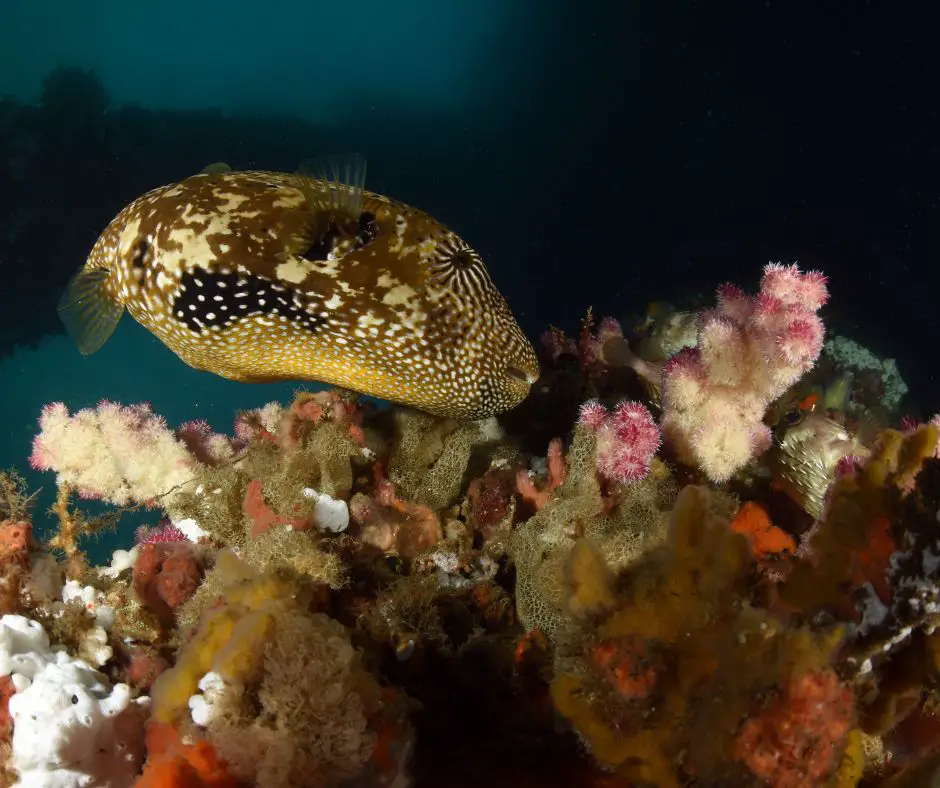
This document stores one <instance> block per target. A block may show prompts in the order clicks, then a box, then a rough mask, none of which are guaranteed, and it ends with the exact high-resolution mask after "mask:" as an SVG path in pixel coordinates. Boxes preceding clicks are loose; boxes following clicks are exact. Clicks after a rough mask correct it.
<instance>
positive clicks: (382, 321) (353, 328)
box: [59, 159, 539, 418]
mask: <svg viewBox="0 0 940 788" xmlns="http://www.w3.org/2000/svg"><path fill="white" fill-rule="evenodd" d="M364 169H365V168H364V162H361V161H360V160H356V159H354V160H352V161H346V162H345V163H341V166H337V164H336V162H333V163H332V164H331V165H329V166H327V167H325V168H321V170H317V171H316V172H314V171H313V170H311V169H308V170H307V172H304V173H278V172H266V171H241V172H237V171H236V172H224V171H223V172H219V171H216V169H214V168H213V169H212V170H211V171H209V172H203V173H200V174H198V175H195V176H192V177H189V178H186V179H185V180H183V181H180V182H178V183H175V184H170V185H167V186H163V187H160V188H157V189H154V190H152V191H150V192H148V193H146V194H144V195H142V196H141V197H139V198H138V199H137V200H135V201H134V202H132V203H131V204H130V205H128V206H127V207H125V208H124V209H123V210H122V211H121V212H120V213H119V214H118V215H117V217H115V219H114V220H113V221H112V222H111V223H110V224H109V225H108V227H107V228H106V229H105V231H104V232H103V233H102V235H101V236H100V238H99V239H98V241H97V242H96V243H95V246H94V248H93V249H92V251H91V253H90V255H89V257H88V260H87V261H86V263H85V265H84V267H83V268H82V269H81V271H80V272H79V273H78V274H77V275H76V277H75V278H73V280H72V282H71V283H70V285H69V287H68V288H67V290H66V293H65V295H64V296H63V298H62V301H61V303H60V307H59V313H60V315H61V316H62V319H63V322H64V323H65V325H66V327H67V328H68V329H69V332H70V333H71V334H72V335H73V337H74V338H75V339H76V341H77V343H78V346H79V349H80V350H81V351H82V352H83V353H90V352H94V351H95V350H97V349H98V348H99V347H100V346H101V345H102V344H104V342H105V341H106V340H107V338H108V336H109V335H110V333H111V332H112V331H113V330H114V327H115V326H116V324H117V321H118V320H119V319H120V316H121V314H122V313H123V310H124V308H126V309H127V310H128V311H129V312H130V314H131V315H132V316H133V317H134V319H135V320H137V322H139V323H140V324H141V325H143V326H144V327H145V328H147V329H148V330H149V331H151V332H152V333H153V334H154V335H156V336H157V337H158V338H159V339H160V340H161V341H162V342H163V343H164V344H165V345H166V346H167V347H169V348H170V349H171V350H172V351H173V352H174V353H176V354H177V355H178V356H179V357H180V358H181V359H182V360H183V361H184V362H186V363H187V364H188V365H190V366H191V367H194V368H196V369H200V370H205V371H208V372H212V373H215V374H217V375H220V376H222V377H225V378H230V379H232V380H239V381H245V382H267V381H278V380H313V381H321V382H325V383H330V384H333V385H336V386H340V387H344V388H348V389H352V390H355V391H358V392H361V393H364V394H368V395H371V396H375V397H378V398H381V399H386V400H390V401H393V402H398V403H402V404H405V405H409V406H412V407H416V408H419V409H422V410H425V411H428V412H430V413H434V414H438V415H442V416H452V417H456V418H483V417H486V416H489V415H492V414H494V413H498V412H500V411H503V410H506V409H509V408H511V407H514V406H515V405H517V404H518V403H519V402H521V401H522V400H523V399H524V398H525V396H526V395H527V394H528V391H529V388H530V386H531V384H532V383H534V382H535V380H536V379H537V378H538V374H539V370H538V363H537V361H536V356H535V351H534V349H533V348H532V345H531V343H530V342H529V341H528V339H527V338H526V337H525V335H524V334H523V332H522V330H521V328H520V327H519V325H518V323H517V322H516V320H515V318H514V317H513V315H512V312H511V311H510V309H509V306H508V305H507V303H506V301H505V300H504V298H503V297H502V295H501V294H500V292H499V291H498V290H497V288H496V287H495V285H494V284H493V281H492V279H491V278H490V276H489V273H488V271H487V269H486V266H485V265H484V263H483V261H482V260H481V259H480V257H479V255H478V254H477V253H476V252H475V251H474V250H473V249H472V248H471V247H470V246H469V245H468V244H466V243H465V242H464V241H463V240H462V239H461V238H460V237H459V236H457V235H456V234H455V233H453V232H451V231H450V230H448V229H447V228H446V227H444V226H443V225H442V224H441V223H440V222H438V221H437V220H436V219H434V218H433V217H432V216H430V215H428V214H427V213H425V212H423V211H420V210H418V209H416V208H413V207H411V206H408V205H405V204H403V203H401V202H397V201H395V200H392V199H390V198H388V197H385V196H382V195H379V194H373V193H370V192H367V191H365V190H364V189H363V188H362V178H363V175H364ZM320 172H327V173H328V174H323V175H319V173H320ZM308 173H309V174H308ZM337 173H339V174H337Z"/></svg>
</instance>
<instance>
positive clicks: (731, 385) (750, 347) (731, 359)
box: [662, 263, 828, 482]
mask: <svg viewBox="0 0 940 788" xmlns="http://www.w3.org/2000/svg"><path fill="white" fill-rule="evenodd" d="M827 298H828V292H827V290H826V278H825V277H824V276H823V275H822V274H821V273H819V272H818V271H809V272H806V273H804V272H801V271H800V270H799V268H797V267H796V266H795V265H790V266H785V265H780V264H777V263H770V264H768V265H767V266H766V267H765V268H764V277H763V280H762V281H761V289H760V292H759V293H758V294H757V295H756V296H754V297H751V296H748V295H747V294H746V293H744V292H743V291H742V290H740V289H739V288H737V287H735V286H734V285H723V286H722V287H720V288H718V293H717V301H718V305H717V307H716V308H715V309H710V310H707V311H705V312H703V313H702V315H701V318H700V324H699V331H698V344H697V346H696V347H694V348H685V349H683V350H682V351H680V352H679V353H677V354H676V355H675V356H673V357H672V358H671V359H670V360H669V361H668V362H667V364H666V366H665V368H664V370H663V400H664V402H663V405H664V411H663V421H662V427H663V434H664V437H665V438H666V440H667V441H668V442H669V443H670V444H671V445H672V446H673V448H675V449H676V451H677V453H678V455H679V457H680V459H682V460H683V461H685V462H688V463H690V464H694V465H698V466H699V467H700V468H701V469H702V470H703V471H704V472H705V474H706V475H707V476H708V477H709V478H710V479H711V480H712V481H715V482H723V481H727V480H728V479H729V478H730V477H731V476H732V475H733V474H734V473H735V472H736V471H738V470H739V469H740V468H741V467H743V466H744V465H745V464H747V463H748V462H749V461H750V460H751V459H752V458H753V457H755V456H756V455H758V454H760V453H761V452H762V451H764V450H765V449H766V448H767V447H768V446H769V445H770V440H771V436H770V430H769V429H768V428H767V426H766V425H765V424H764V423H763V417H764V413H765V411H766V410H767V407H768V406H769V405H770V403H771V402H772V401H773V400H775V399H776V398H777V397H779V396H780V395H781V394H783V393H784V392H785V391H786V390H787V389H788V388H789V387H790V386H792V385H793V384H794V383H796V381H798V380H799V379H800V377H802V375H803V374H804V373H805V372H807V371H808V370H809V369H811V368H812V366H813V364H814V363H815V361H816V359H817V357H818V356H819V353H820V351H821V349H822V344H823V337H824V329H823V324H822V320H821V319H820V318H819V315H817V314H816V311H817V310H818V309H819V308H820V307H821V306H822V305H823V304H824V303H825V302H826V299H827Z"/></svg>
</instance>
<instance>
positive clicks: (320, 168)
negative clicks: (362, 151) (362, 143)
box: [297, 153, 366, 219]
mask: <svg viewBox="0 0 940 788" xmlns="http://www.w3.org/2000/svg"><path fill="white" fill-rule="evenodd" d="M297 175H298V176H299V178H300V181H301V188H302V189H303V190H304V192H305V193H306V194H307V195H308V197H309V199H310V200H311V201H312V202H313V203H315V204H317V205H318V206H322V207H324V208H326V209H327V210H331V211H335V212H337V213H343V214H346V215H348V216H351V217H353V218H355V219H358V218H359V215H360V214H361V213H362V192H363V189H364V188H365V183H366V160H365V157H364V156H360V155H359V154H358V153H341V154H337V155H335V156H323V157H321V158H317V159H307V160H306V161H305V162H303V163H302V164H301V165H300V167H299V168H298V169H297Z"/></svg>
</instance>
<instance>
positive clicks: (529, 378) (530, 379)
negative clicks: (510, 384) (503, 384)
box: [506, 365, 539, 386]
mask: <svg viewBox="0 0 940 788" xmlns="http://www.w3.org/2000/svg"><path fill="white" fill-rule="evenodd" d="M506 374H507V375H508V376H509V377H511V378H515V379H516V380H518V381H521V382H522V383H525V384H526V385H527V386H531V385H532V384H533V383H535V381H536V380H538V379H539V376H538V374H535V373H533V372H532V371H530V370H525V369H522V368H521V367H514V366H512V365H510V366H508V367H506Z"/></svg>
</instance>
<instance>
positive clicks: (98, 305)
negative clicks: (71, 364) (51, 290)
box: [57, 268, 124, 356]
mask: <svg viewBox="0 0 940 788" xmlns="http://www.w3.org/2000/svg"><path fill="white" fill-rule="evenodd" d="M109 276H110V273H109V272H108V271H107V270H105V269H103V268H96V269H92V270H87V269H84V268H83V269H82V270H81V271H79V272H78V273H77V274H75V276H73V277H72V279H71V281H70V282H69V283H68V285H67V286H66V288H65V292H64V293H63V294H62V298H60V299H59V305H58V308H57V311H58V313H59V318H60V319H61V320H62V322H63V323H64V324H65V330H66V331H68V333H69V336H70V337H72V339H73V340H74V342H75V344H76V345H77V346H78V352H79V353H81V354H82V355H83V356H90V355H91V354H92V353H94V352H95V351H96V350H99V349H100V348H101V346H102V345H104V343H105V342H107V341H108V339H109V338H110V336H111V334H113V333H114V329H115V328H117V325H118V323H119V322H120V320H121V315H123V314H124V305H123V304H120V303H118V302H117V300H116V299H115V298H114V297H113V296H112V295H111V294H110V293H109V292H108V290H107V287H106V285H107V282H108V277H109Z"/></svg>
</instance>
